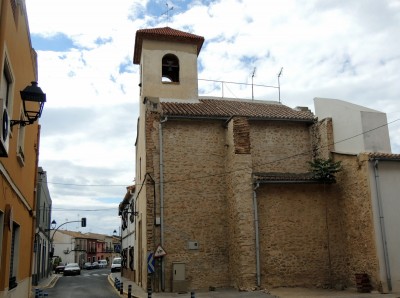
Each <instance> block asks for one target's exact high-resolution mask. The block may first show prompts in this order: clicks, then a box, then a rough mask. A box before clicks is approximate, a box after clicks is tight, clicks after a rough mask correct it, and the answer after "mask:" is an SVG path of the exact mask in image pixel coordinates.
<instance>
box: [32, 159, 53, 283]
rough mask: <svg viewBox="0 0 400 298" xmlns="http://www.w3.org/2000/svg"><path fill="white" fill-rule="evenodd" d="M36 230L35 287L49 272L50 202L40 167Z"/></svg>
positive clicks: (44, 175)
mask: <svg viewBox="0 0 400 298" xmlns="http://www.w3.org/2000/svg"><path fill="white" fill-rule="evenodd" d="M36 206H37V208H36V228H35V239H34V250H33V272H32V283H33V285H37V284H38V282H39V281H40V280H41V279H42V278H46V277H48V276H49V275H50V274H51V272H52V268H51V256H50V254H49V252H50V251H51V242H50V230H49V227H50V220H51V207H52V201H51V197H50V192H49V189H48V187H47V174H46V172H45V171H44V170H43V168H42V167H39V168H38V180H37V187H36Z"/></svg>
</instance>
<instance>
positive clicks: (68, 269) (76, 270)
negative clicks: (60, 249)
mask: <svg viewBox="0 0 400 298" xmlns="http://www.w3.org/2000/svg"><path fill="white" fill-rule="evenodd" d="M80 274H81V268H80V267H79V265H78V264H77V263H69V264H67V265H66V266H65V268H64V276H65V275H80Z"/></svg>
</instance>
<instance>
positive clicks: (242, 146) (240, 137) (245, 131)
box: [233, 117, 250, 154]
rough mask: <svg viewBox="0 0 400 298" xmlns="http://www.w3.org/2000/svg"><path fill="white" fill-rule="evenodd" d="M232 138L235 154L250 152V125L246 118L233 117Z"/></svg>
mask: <svg viewBox="0 0 400 298" xmlns="http://www.w3.org/2000/svg"><path fill="white" fill-rule="evenodd" d="M233 139H234V146H235V153H236V154H250V125H249V122H248V121H247V119H246V118H244V117H235V118H233Z"/></svg>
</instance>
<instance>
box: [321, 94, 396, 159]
mask: <svg viewBox="0 0 400 298" xmlns="http://www.w3.org/2000/svg"><path fill="white" fill-rule="evenodd" d="M314 106H315V115H316V116H317V117H318V119H319V120H321V119H324V118H327V117H330V118H332V123H333V139H334V142H335V146H334V148H335V149H334V150H335V151H337V152H342V153H354V154H358V153H360V152H385V153H391V147H390V139H389V130H388V127H387V125H386V124H387V118H386V114H385V113H382V112H379V111H376V110H373V109H369V108H366V107H363V106H359V105H355V104H352V103H349V102H346V101H342V100H338V99H330V98H319V97H317V98H314Z"/></svg>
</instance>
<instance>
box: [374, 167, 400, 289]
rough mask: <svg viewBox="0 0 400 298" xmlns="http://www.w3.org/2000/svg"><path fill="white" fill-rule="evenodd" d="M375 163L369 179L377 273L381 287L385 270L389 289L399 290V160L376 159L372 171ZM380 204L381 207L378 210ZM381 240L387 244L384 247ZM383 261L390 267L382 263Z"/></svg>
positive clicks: (385, 284) (385, 279) (385, 281)
mask: <svg viewBox="0 0 400 298" xmlns="http://www.w3.org/2000/svg"><path fill="white" fill-rule="evenodd" d="M374 164H375V163H374V162H373V161H371V162H370V181H371V198H372V206H373V212H374V224H375V234H376V243H377V249H378V256H379V265H380V276H381V280H382V282H383V285H384V288H387V278H388V276H387V270H388V271H389V276H390V278H391V282H392V291H393V292H400V237H399V227H400V216H399V211H400V199H399V194H400V161H397V162H396V161H378V167H377V170H375V171H374ZM377 182H378V184H377ZM379 204H380V205H381V207H382V208H381V210H382V212H381V214H380V213H379ZM382 223H383V225H382ZM383 235H385V237H383ZM384 242H386V244H387V248H386V251H385V247H384V245H383V243H384ZM385 254H386V255H387V261H386V262H385ZM386 263H388V264H389V268H386V267H385V264H386Z"/></svg>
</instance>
